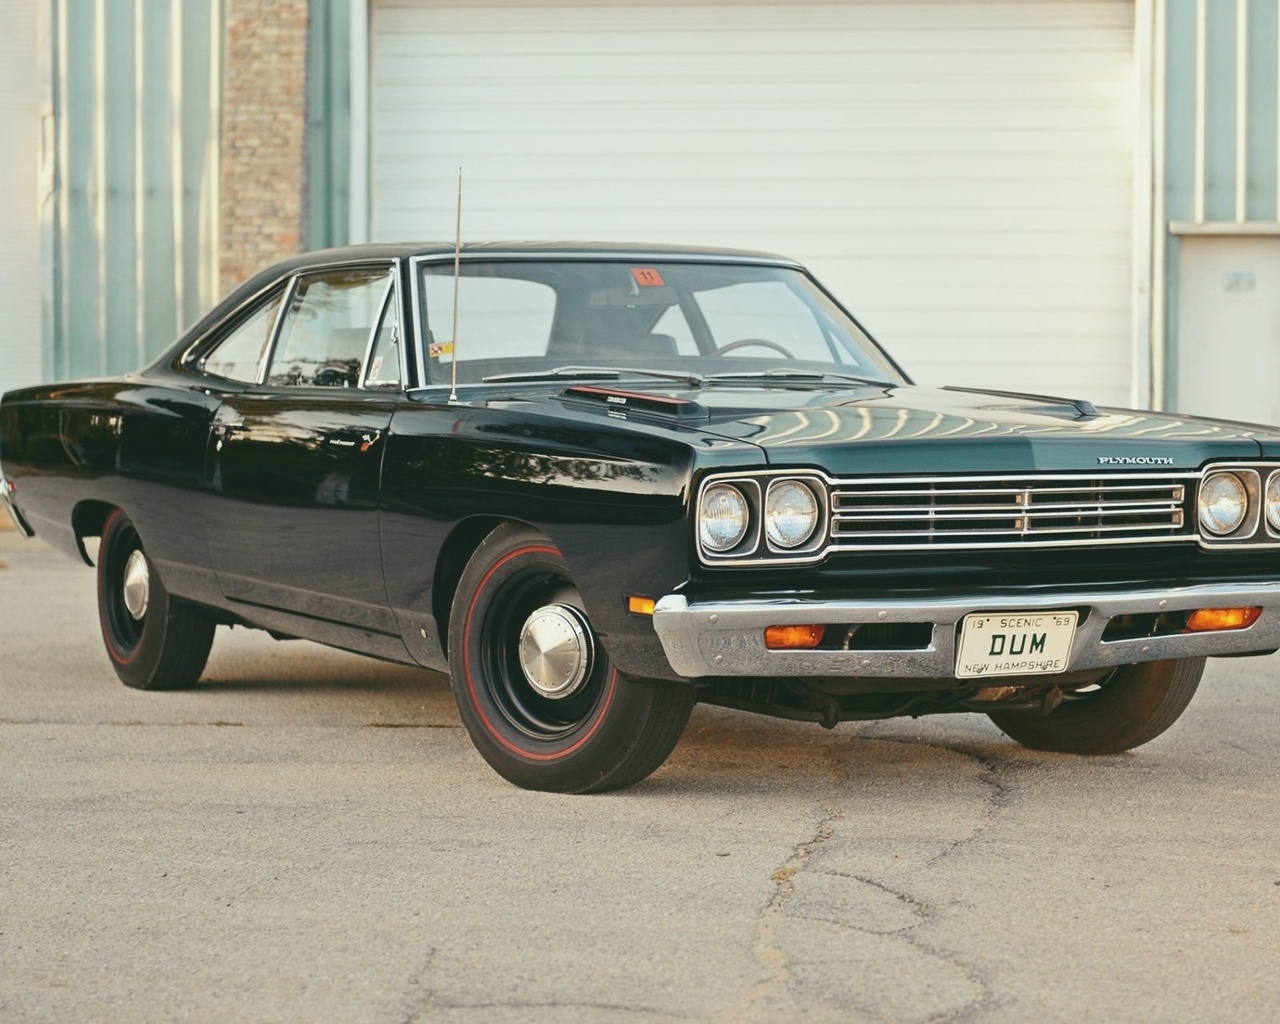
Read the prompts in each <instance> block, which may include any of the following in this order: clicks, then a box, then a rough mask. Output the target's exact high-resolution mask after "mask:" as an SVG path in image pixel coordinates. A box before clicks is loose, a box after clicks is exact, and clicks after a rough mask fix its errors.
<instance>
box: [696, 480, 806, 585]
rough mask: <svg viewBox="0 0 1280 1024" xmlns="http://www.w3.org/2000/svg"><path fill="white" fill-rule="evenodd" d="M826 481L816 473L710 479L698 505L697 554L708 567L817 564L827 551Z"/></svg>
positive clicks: (704, 485) (705, 483)
mask: <svg viewBox="0 0 1280 1024" xmlns="http://www.w3.org/2000/svg"><path fill="white" fill-rule="evenodd" d="M827 493H828V492H827V483H826V481H825V480H824V479H823V478H822V477H821V476H819V475H818V474H817V473H812V472H805V471H803V470H801V471H798V472H795V473H786V472H777V471H772V472H770V471H763V472H758V473H752V472H746V473H741V474H738V473H734V474H729V473H724V474H716V476H714V477H712V478H710V479H708V480H705V481H704V482H703V484H702V489H701V490H700V491H699V492H698V497H697V499H696V504H695V506H694V516H695V520H694V534H695V537H696V539H697V546H698V553H699V554H700V556H701V558H702V560H703V561H704V562H705V563H706V564H708V565H782V564H784V563H785V564H798V563H803V562H816V561H819V560H821V559H822V558H823V556H824V555H825V553H826V550H827V547H828V544H827V540H828V537H827V523H828V519H829V511H828V505H829V501H828V498H827Z"/></svg>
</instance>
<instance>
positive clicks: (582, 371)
mask: <svg viewBox="0 0 1280 1024" xmlns="http://www.w3.org/2000/svg"><path fill="white" fill-rule="evenodd" d="M627 373H639V374H643V375H644V376H646V377H656V378H657V379H658V380H674V381H679V382H681V383H683V384H695V385H697V386H699V387H700V386H701V385H702V381H703V379H704V378H703V376H702V374H700V373H689V372H682V371H678V370H677V371H667V370H641V369H639V368H637V367H632V366H557V367H556V368H555V369H554V370H529V371H527V372H524V373H498V374H494V375H493V376H492V377H485V378H483V383H485V384H510V383H514V382H519V381H525V380H530V381H535V380H561V379H564V378H572V379H578V378H590V377H604V378H606V379H608V380H619V379H621V377H622V375H623V374H627Z"/></svg>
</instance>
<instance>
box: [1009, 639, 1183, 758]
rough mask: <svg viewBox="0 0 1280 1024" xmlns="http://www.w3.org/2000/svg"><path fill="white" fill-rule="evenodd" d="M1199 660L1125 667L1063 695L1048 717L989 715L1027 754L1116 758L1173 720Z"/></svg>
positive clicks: (1027, 713) (1035, 714) (1036, 714)
mask: <svg viewBox="0 0 1280 1024" xmlns="http://www.w3.org/2000/svg"><path fill="white" fill-rule="evenodd" d="M1203 672H1204V658H1179V659H1174V660H1170V661H1149V662H1145V663H1143V664H1141V665H1125V666H1123V667H1121V668H1118V669H1116V670H1115V671H1114V672H1113V673H1112V674H1111V675H1110V676H1109V677H1108V678H1107V679H1105V680H1104V681H1103V682H1102V683H1100V684H1099V685H1098V687H1097V688H1091V689H1089V690H1084V691H1081V692H1079V693H1068V694H1065V695H1064V696H1063V700H1062V703H1061V704H1059V705H1058V707H1057V708H1055V709H1054V710H1053V711H1052V712H1051V713H1050V714H1048V715H1043V714H1041V713H1039V712H1036V711H990V712H988V713H987V714H988V717H989V718H990V719H991V721H993V722H994V723H995V724H996V726H997V727H999V729H1000V730H1001V731H1002V732H1004V733H1005V734H1006V735H1008V736H1009V737H1010V738H1011V739H1015V740H1017V741H1018V742H1019V743H1021V744H1022V745H1023V746H1024V747H1030V748H1031V749H1032V750H1052V751H1055V752H1057V753H1061V754H1119V753H1122V752H1124V751H1126V750H1132V749H1133V748H1134V747H1140V746H1142V744H1144V743H1148V742H1150V741H1151V740H1153V739H1155V738H1156V737H1157V736H1159V735H1160V734H1161V733H1162V732H1164V731H1165V730H1166V729H1168V728H1169V726H1171V725H1173V723H1174V722H1176V721H1177V720H1178V716H1179V715H1181V714H1182V712H1183V711H1185V710H1186V707H1187V705H1188V704H1190V703H1191V698H1192V697H1194V696H1195V693H1196V688H1197V687H1198V686H1199V685H1200V676H1201V674H1202V673H1203Z"/></svg>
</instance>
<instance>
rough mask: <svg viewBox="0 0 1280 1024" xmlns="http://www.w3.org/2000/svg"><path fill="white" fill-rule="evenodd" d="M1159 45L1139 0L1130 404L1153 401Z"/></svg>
mask: <svg viewBox="0 0 1280 1024" xmlns="http://www.w3.org/2000/svg"><path fill="white" fill-rule="evenodd" d="M1155 49H1156V37H1155V25H1154V18H1153V12H1152V0H1137V2H1136V4H1135V5H1134V26H1133V97H1134V110H1133V120H1134V148H1133V271H1132V275H1131V279H1132V283H1131V286H1130V289H1129V301H1130V332H1129V333H1130V342H1131V344H1130V349H1131V351H1130V367H1129V404H1130V405H1132V406H1134V407H1135V408H1136V407H1139V406H1142V405H1143V404H1145V403H1146V402H1147V401H1149V395H1150V391H1151V353H1152V347H1153V346H1152V340H1153V336H1152V318H1153V309H1152V301H1153V298H1152V273H1153V265H1154V263H1155V249H1156V247H1157V241H1156V238H1155V233H1154V232H1153V231H1152V221H1153V217H1154V210H1153V204H1154V203H1155V202H1156V196H1157V184H1156V180H1157V177H1158V174H1159V173H1160V154H1158V153H1156V151H1155V148H1154V142H1153V135H1154V132H1155V131H1156V130H1157V129H1156V125H1155V120H1156V116H1157V111H1156V104H1155V98H1154V97H1155V94H1156V92H1157V86H1156V80H1155V78H1154V72H1153V66H1154V61H1153V59H1152V58H1153V53H1154V51H1155Z"/></svg>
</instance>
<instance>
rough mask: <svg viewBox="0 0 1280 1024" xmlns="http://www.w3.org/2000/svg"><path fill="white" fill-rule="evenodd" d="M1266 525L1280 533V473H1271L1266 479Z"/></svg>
mask: <svg viewBox="0 0 1280 1024" xmlns="http://www.w3.org/2000/svg"><path fill="white" fill-rule="evenodd" d="M1266 505H1267V525H1268V526H1270V527H1271V529H1272V531H1274V532H1275V533H1280V473H1272V474H1271V478H1270V479H1269V480H1268V481H1267V501H1266Z"/></svg>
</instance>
